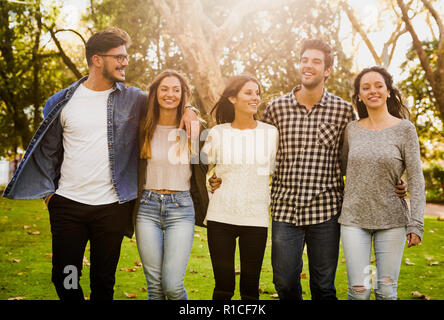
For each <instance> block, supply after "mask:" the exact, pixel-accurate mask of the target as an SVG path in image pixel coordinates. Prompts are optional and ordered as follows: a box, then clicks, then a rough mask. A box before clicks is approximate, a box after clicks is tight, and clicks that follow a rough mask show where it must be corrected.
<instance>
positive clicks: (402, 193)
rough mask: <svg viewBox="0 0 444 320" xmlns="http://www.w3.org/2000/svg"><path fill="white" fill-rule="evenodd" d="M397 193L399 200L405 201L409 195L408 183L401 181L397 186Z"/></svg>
mask: <svg viewBox="0 0 444 320" xmlns="http://www.w3.org/2000/svg"><path fill="white" fill-rule="evenodd" d="M395 192H396V195H397V196H398V198H401V199H404V198H405V197H406V195H407V183H405V182H404V181H403V180H402V179H399V180H398V183H397V184H396V185H395Z"/></svg>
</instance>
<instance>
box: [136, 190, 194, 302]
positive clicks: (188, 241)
mask: <svg viewBox="0 0 444 320" xmlns="http://www.w3.org/2000/svg"><path fill="white" fill-rule="evenodd" d="M193 238H194V206H193V200H192V199H191V196H190V192H189V191H183V192H179V193H174V194H160V193H156V192H152V191H149V190H145V191H144V192H143V194H142V198H141V200H140V208H139V212H138V214H137V220H136V239H137V247H138V250H139V254H140V258H141V261H142V265H143V270H144V272H145V277H146V282H147V289H148V299H150V300H164V299H165V298H168V299H170V300H186V299H188V295H187V292H186V290H185V286H184V278H185V271H186V269H187V264H188V259H189V257H190V253H191V248H192V246H193Z"/></svg>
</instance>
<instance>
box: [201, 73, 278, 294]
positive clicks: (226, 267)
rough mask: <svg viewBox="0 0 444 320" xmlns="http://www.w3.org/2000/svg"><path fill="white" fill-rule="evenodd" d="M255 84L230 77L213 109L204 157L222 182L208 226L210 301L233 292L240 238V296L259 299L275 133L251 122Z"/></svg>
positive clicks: (244, 77) (256, 92) (248, 79)
mask: <svg viewBox="0 0 444 320" xmlns="http://www.w3.org/2000/svg"><path fill="white" fill-rule="evenodd" d="M260 102H261V99H260V85H259V82H258V81H257V80H256V79H255V78H253V77H251V76H248V75H239V76H234V77H231V78H230V79H229V81H228V83H227V86H226V88H225V90H224V92H223V94H222V97H221V98H220V99H219V101H218V102H217V103H216V105H215V106H214V108H213V110H212V112H211V113H212V114H214V115H215V118H216V122H217V124H218V125H216V126H215V127H213V128H212V129H211V131H210V132H209V135H208V137H207V140H206V143H205V146H204V148H203V155H204V156H205V155H206V156H207V157H208V163H209V164H213V165H215V173H216V175H217V177H219V178H221V179H222V180H223V181H224V183H223V184H222V185H221V187H220V188H219V189H217V190H216V191H215V192H214V194H213V196H212V197H211V199H210V203H209V206H208V211H207V216H206V223H207V226H208V246H209V250H210V256H211V261H212V265H213V273H214V278H215V289H214V292H213V299H215V300H229V299H231V298H232V296H233V294H234V288H235V268H234V256H235V251H236V238H239V251H240V262H241V274H240V294H241V298H242V299H243V300H248V299H256V300H257V299H259V278H260V271H261V267H262V260H263V257H264V252H265V246H266V241H267V228H268V223H269V216H268V205H269V201H270V197H269V187H268V186H269V176H270V174H271V173H272V170H273V167H274V160H275V157H276V150H277V139H278V131H277V129H276V128H275V127H273V126H271V125H268V124H265V123H263V122H261V121H257V120H256V119H255V115H256V113H257V109H258V107H259V105H260Z"/></svg>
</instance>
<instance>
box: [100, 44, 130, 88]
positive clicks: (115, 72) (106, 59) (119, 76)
mask: <svg viewBox="0 0 444 320" xmlns="http://www.w3.org/2000/svg"><path fill="white" fill-rule="evenodd" d="M106 54H107V55H115V56H117V55H124V56H126V55H127V52H126V47H125V46H120V47H117V48H113V49H111V50H109V51H107V52H106ZM100 58H102V59H103V66H102V76H103V77H104V78H105V79H107V80H109V81H110V82H117V81H120V82H121V81H125V68H126V67H127V65H128V60H126V59H123V60H122V61H121V62H118V61H117V59H116V58H115V57H112V56H100Z"/></svg>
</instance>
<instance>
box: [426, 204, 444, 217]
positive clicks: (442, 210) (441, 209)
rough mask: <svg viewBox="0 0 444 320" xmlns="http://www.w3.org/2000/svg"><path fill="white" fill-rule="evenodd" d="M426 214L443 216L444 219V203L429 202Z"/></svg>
mask: <svg viewBox="0 0 444 320" xmlns="http://www.w3.org/2000/svg"><path fill="white" fill-rule="evenodd" d="M425 215H426V216H433V217H442V218H443V219H444V205H443V204H437V203H427V205H426V209H425Z"/></svg>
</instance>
